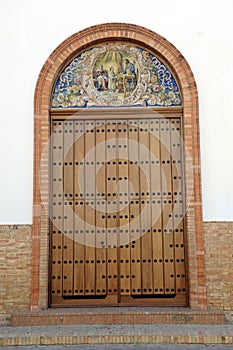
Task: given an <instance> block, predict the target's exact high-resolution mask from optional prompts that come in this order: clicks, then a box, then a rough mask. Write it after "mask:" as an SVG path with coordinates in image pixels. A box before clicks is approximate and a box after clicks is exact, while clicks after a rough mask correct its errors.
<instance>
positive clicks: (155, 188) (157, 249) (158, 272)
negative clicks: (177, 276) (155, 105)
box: [149, 119, 164, 294]
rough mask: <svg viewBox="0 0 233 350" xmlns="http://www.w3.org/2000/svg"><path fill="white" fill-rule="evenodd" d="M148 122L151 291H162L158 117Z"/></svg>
mask: <svg viewBox="0 0 233 350" xmlns="http://www.w3.org/2000/svg"><path fill="white" fill-rule="evenodd" d="M149 124H150V154H151V159H150V171H151V217H152V220H151V224H152V227H151V234H152V249H153V254H152V255H153V257H152V260H153V282H154V283H153V291H154V294H163V293H164V275H163V272H164V271H163V268H164V266H163V265H164V264H163V232H162V219H161V214H162V204H161V200H162V197H161V171H160V139H159V138H160V134H159V119H151V120H150V121H149Z"/></svg>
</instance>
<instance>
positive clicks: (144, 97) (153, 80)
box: [52, 43, 181, 108]
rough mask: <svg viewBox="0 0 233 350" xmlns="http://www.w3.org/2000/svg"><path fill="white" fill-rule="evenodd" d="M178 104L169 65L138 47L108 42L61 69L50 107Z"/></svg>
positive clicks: (178, 92)
mask: <svg viewBox="0 0 233 350" xmlns="http://www.w3.org/2000/svg"><path fill="white" fill-rule="evenodd" d="M98 106H109V107H111V106H112V107H114V106H118V107H121V106H122V107H124V106H125V107H126V106H128V107H130V106H144V107H145V106H181V94H180V91H179V89H178V86H177V83H176V81H175V79H174V77H173V75H172V73H171V72H170V71H169V69H168V68H167V67H166V66H165V65H164V64H163V63H162V62H161V61H160V60H159V59H158V58H157V57H156V56H154V55H152V54H151V53H149V52H148V51H146V50H145V49H142V48H140V47H136V46H132V45H126V44H121V43H108V44H104V45H100V46H96V47H94V48H91V49H89V50H87V51H85V52H83V53H81V54H80V55H79V56H77V57H76V58H75V59H73V60H72V62H71V63H69V64H68V66H67V67H66V68H65V69H64V70H63V71H62V73H61V74H60V76H59V77H58V80H57V82H56V85H55V89H54V93H53V97H52V108H86V107H98Z"/></svg>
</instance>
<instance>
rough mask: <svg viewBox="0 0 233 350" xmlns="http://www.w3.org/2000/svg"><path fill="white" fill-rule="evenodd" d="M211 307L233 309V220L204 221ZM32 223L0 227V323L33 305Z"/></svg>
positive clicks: (208, 302)
mask: <svg viewBox="0 0 233 350" xmlns="http://www.w3.org/2000/svg"><path fill="white" fill-rule="evenodd" d="M204 237H205V270H206V271H205V272H206V287H207V306H208V309H209V310H210V309H212V310H213V309H217V310H225V311H228V310H233V256H232V255H233V222H205V223H204ZM31 253H32V246H31V226H30V225H14V226H10V225H9V226H8V225H6V226H0V269H1V276H2V279H1V284H0V323H5V322H6V320H7V318H9V317H10V315H11V313H12V311H13V310H28V309H29V308H30V290H31Z"/></svg>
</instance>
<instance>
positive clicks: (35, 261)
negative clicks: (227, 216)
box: [30, 23, 206, 310]
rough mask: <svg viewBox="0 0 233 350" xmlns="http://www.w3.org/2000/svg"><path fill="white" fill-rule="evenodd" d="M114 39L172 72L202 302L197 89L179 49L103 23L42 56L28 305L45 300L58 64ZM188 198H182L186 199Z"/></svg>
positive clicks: (192, 259) (193, 265) (190, 259)
mask: <svg viewBox="0 0 233 350" xmlns="http://www.w3.org/2000/svg"><path fill="white" fill-rule="evenodd" d="M113 40H119V41H124V42H126V43H127V42H130V43H134V44H136V45H138V46H141V47H144V48H147V49H149V50H150V51H151V52H153V53H154V54H155V55H157V56H158V57H159V58H161V60H162V61H163V62H165V64H166V65H167V66H168V67H169V69H170V70H171V72H172V73H173V74H174V76H175V78H176V80H177V81H178V84H179V86H180V90H181V93H182V97H183V130H184V133H183V137H184V143H185V147H186V149H187V150H188V153H187V154H186V159H185V174H186V180H185V189H186V202H188V208H187V215H186V217H187V222H186V232H187V267H188V276H189V277H188V285H189V302H188V305H189V306H190V307H191V308H192V309H205V308H206V282H205V267H204V237H203V221H202V198H201V173H200V140H199V116H198V95H197V87H196V83H195V79H194V76H193V73H192V71H191V69H190V67H189V65H188V63H187V61H186V60H185V58H184V57H183V56H182V54H181V53H180V52H179V51H178V50H177V49H176V48H175V47H174V46H173V45H172V44H171V43H170V42H168V41H167V40H166V39H164V38H163V37H161V36H160V35H158V34H156V33H154V32H152V31H150V30H148V29H146V28H143V27H140V26H137V25H132V24H124V23H109V24H101V25H97V26H93V27H90V28H87V29H85V30H82V31H80V32H78V33H76V34H74V35H72V36H71V37H69V38H68V39H66V40H65V41H64V42H63V43H62V44H60V45H59V46H58V47H57V48H56V49H55V50H54V51H53V52H52V54H51V55H50V56H49V58H48V59H47V61H46V62H45V64H44V66H43V68H42V70H41V72H40V75H39V78H38V81H37V85H36V90H35V99H34V181H33V183H34V188H33V228H32V266H31V271H32V279H31V303H30V307H31V310H38V309H40V308H46V307H47V306H48V260H49V251H48V250H49V239H48V233H49V217H48V209H49V193H50V191H49V147H48V143H49V135H50V98H51V91H52V89H53V86H54V82H55V81H56V78H57V76H58V74H59V72H60V71H61V70H62V68H63V67H64V66H65V65H66V64H67V62H69V61H70V60H71V59H72V58H73V57H74V56H75V55H77V54H78V53H79V52H81V51H83V50H85V49H87V48H88V47H93V46H94V45H96V44H99V43H103V42H106V41H113ZM187 199H188V201H187Z"/></svg>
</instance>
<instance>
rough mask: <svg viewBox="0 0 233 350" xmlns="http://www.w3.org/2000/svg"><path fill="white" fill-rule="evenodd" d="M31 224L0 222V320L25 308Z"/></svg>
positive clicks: (28, 293) (27, 289) (27, 300)
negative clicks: (1, 223) (0, 224)
mask: <svg viewBox="0 0 233 350" xmlns="http://www.w3.org/2000/svg"><path fill="white" fill-rule="evenodd" d="M31 250H32V245H31V226H30V225H14V226H10V225H6V226H0V273H1V283H0V323H1V321H6V320H7V318H8V317H9V316H10V315H11V313H12V311H13V310H23V309H28V308H29V305H30V289H31Z"/></svg>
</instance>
